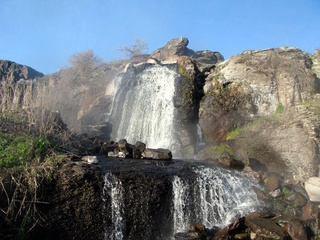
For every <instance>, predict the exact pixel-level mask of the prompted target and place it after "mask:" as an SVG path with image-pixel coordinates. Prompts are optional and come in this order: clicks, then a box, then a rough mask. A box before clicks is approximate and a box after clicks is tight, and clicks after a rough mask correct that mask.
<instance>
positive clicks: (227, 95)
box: [199, 48, 320, 181]
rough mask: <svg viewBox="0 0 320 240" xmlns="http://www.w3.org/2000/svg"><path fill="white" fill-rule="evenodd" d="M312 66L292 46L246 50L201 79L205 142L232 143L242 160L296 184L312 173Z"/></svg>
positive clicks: (315, 143)
mask: <svg viewBox="0 0 320 240" xmlns="http://www.w3.org/2000/svg"><path fill="white" fill-rule="evenodd" d="M317 62H318V60H317V59H316V58H315V57H314V56H312V55H309V54H307V53H304V52H302V51H301V50H299V49H297V48H278V49H267V50H257V51H245V52H243V53H241V54H239V55H236V56H233V57H231V58H230V59H228V60H227V61H225V62H223V63H220V64H219V65H218V66H217V67H216V68H215V71H214V72H212V73H210V74H209V75H208V77H207V78H206V84H205V86H204V91H205V96H204V98H203V99H202V101H201V106H200V110H199V124H200V126H201V127H202V130H203V132H204V135H205V138H206V140H207V141H208V142H216V143H217V142H221V141H224V140H228V139H229V140H232V139H235V142H236V145H237V146H236V150H237V151H238V150H239V149H241V150H243V151H244V152H246V154H247V155H246V156H247V158H251V157H252V158H257V159H260V160H262V161H264V162H265V163H267V165H268V167H269V168H270V169H272V171H277V170H278V171H279V169H281V170H280V172H282V173H283V171H286V170H288V171H289V172H291V174H293V175H294V177H295V178H296V179H297V180H298V181H300V180H301V181H303V180H306V179H307V178H308V177H311V176H315V175H317V174H318V166H319V126H320V125H319V113H318V112H317V110H316V109H318V106H319V101H318V99H319V90H320V80H319V78H318V76H317V71H315V69H316V66H317ZM240 133H241V134H240ZM232 134H235V135H237V136H235V135H232ZM238 134H239V135H238ZM277 164H278V165H277ZM279 166H280V168H279Z"/></svg>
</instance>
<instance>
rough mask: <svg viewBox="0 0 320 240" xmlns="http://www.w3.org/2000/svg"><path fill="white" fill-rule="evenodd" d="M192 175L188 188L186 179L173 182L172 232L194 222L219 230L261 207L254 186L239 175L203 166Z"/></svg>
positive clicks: (222, 169) (181, 229)
mask: <svg viewBox="0 0 320 240" xmlns="http://www.w3.org/2000/svg"><path fill="white" fill-rule="evenodd" d="M193 171H194V173H196V178H195V180H194V183H193V184H192V185H191V184H189V183H188V181H189V180H190V179H186V180H182V179H181V178H179V177H175V178H174V180H173V195H174V223H175V225H174V232H179V231H183V230H186V229H187V228H188V226H189V224H190V223H197V222H199V223H203V224H204V225H205V226H206V227H208V228H212V227H213V226H217V227H223V226H226V225H227V224H229V223H231V222H232V221H233V220H235V219H236V218H237V217H240V216H244V215H246V214H248V213H249V212H253V211H256V210H257V209H258V208H259V206H261V203H259V201H258V199H257V196H256V194H255V192H254V190H253V186H256V184H255V183H254V182H252V181H251V180H249V179H248V178H245V177H244V176H242V175H241V174H240V173H237V172H236V171H232V170H229V169H224V168H214V167H210V168H208V167H203V166H202V167H200V166H199V167H197V168H194V170H193ZM185 210H188V211H190V212H189V213H186V212H185Z"/></svg>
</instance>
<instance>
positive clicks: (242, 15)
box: [0, 0, 320, 74]
mask: <svg viewBox="0 0 320 240" xmlns="http://www.w3.org/2000/svg"><path fill="white" fill-rule="evenodd" d="M0 23H1V25H0V26H1V27H0V34H1V35H0V59H5V60H11V61H15V62H18V63H21V64H26V65H28V66H30V67H33V68H34V69H36V70H38V71H40V72H43V73H45V74H47V73H53V72H56V71H58V70H59V69H60V68H61V67H62V66H64V65H66V64H67V63H68V59H69V57H70V56H71V55H72V54H73V53H76V52H81V51H85V50H88V49H93V51H94V53H95V54H96V55H98V56H99V57H101V58H103V59H104V60H106V61H109V60H113V59H119V58H123V57H124V54H123V53H122V52H119V51H118V50H117V49H119V48H120V47H123V46H125V45H127V46H130V45H131V44H132V43H133V42H134V39H135V38H136V37H139V38H140V39H142V40H144V41H145V42H147V43H148V46H149V50H148V52H149V53H151V52H152V51H154V50H155V49H157V48H160V47H162V46H164V45H165V44H166V43H167V42H168V41H169V40H170V39H172V38H176V37H181V36H185V37H187V38H188V39H189V46H188V47H189V48H191V49H193V50H212V51H219V52H220V53H221V54H222V55H223V56H224V57H225V58H226V59H227V58H229V57H230V56H231V55H236V54H238V53H241V52H242V51H244V50H248V49H264V48H271V47H280V46H295V47H299V48H301V49H302V50H304V51H306V52H309V53H313V52H314V51H315V49H317V48H320V0H264V1H263V0H242V1H240V0H220V1H218V0H197V1H195V0H190V1H189V0H161V1H160V0H0Z"/></svg>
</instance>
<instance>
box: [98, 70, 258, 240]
mask: <svg viewBox="0 0 320 240" xmlns="http://www.w3.org/2000/svg"><path fill="white" fill-rule="evenodd" d="M174 67H175V68H170V67H167V66H164V65H157V64H156V65H139V66H136V67H133V65H131V66H128V67H127V69H126V71H125V72H123V73H122V74H120V75H119V76H118V77H117V78H116V80H117V82H115V89H116V93H115V95H114V101H113V106H112V111H111V114H110V115H109V119H107V121H109V122H111V123H112V134H113V136H111V137H112V138H113V139H121V138H125V139H127V141H128V142H131V143H135V142H136V141H142V142H144V143H146V145H147V146H148V147H149V148H156V147H161V148H167V149H172V146H174V145H175V144H177V143H178V142H179V143H178V145H176V146H178V147H177V148H179V146H181V145H179V144H181V139H178V138H177V135H178V134H179V131H184V129H182V128H181V127H182V126H179V127H180V128H179V129H178V128H177V129H176V126H175V124H174V120H175V118H177V117H179V116H177V114H176V110H175V104H174V96H175V94H176V91H177V90H176V89H175V88H176V87H177V86H176V82H177V81H180V80H181V76H180V74H178V73H177V69H176V68H177V67H176V66H174ZM180 87H182V86H181V85H180ZM180 125H181V124H180ZM189 127H190V126H189ZM195 129H196V128H195ZM197 132H198V134H197V136H194V137H195V139H196V138H197V139H196V141H194V142H195V143H196V145H197V146H195V148H196V151H198V150H199V148H200V147H202V146H203V144H204V143H203V140H202V133H201V128H200V126H199V125H198V126H197ZM182 139H183V138H182ZM173 154H174V152H173ZM127 161H128V162H126V161H125V160H121V161H119V162H118V163H117V164H118V165H119V166H118V165H117V166H116V167H113V166H112V165H110V166H108V167H106V168H105V169H106V174H105V177H104V190H103V194H102V198H103V200H104V203H105V210H106V212H107V213H108V214H107V216H106V220H105V239H114V240H121V239H136V238H137V237H140V236H142V237H141V238H142V239H154V240H155V239H168V237H169V238H173V236H174V234H175V233H177V232H181V231H186V230H187V229H188V227H189V224H191V223H203V224H204V225H205V226H206V227H207V228H212V227H214V226H218V227H223V226H225V225H227V224H229V223H231V222H232V221H233V220H235V218H237V217H240V216H244V215H245V214H247V213H249V212H252V211H255V210H257V209H258V208H259V207H260V206H261V203H259V201H258V199H257V196H256V194H255V192H254V190H253V187H254V186H255V185H256V184H255V183H254V182H252V181H251V180H250V179H248V178H246V177H245V176H243V174H242V173H240V172H237V171H234V170H229V169H225V168H221V167H217V166H216V165H210V166H209V165H208V164H206V165H204V164H201V163H200V162H197V161H193V162H192V163H186V162H185V161H181V160H179V161H173V162H172V164H171V163H170V164H169V165H168V164H167V163H166V164H163V165H162V164H150V163H147V162H145V161H143V160H136V161H134V160H127ZM154 162H155V161H154ZM159 162H160V161H159ZM125 165H126V166H125ZM110 168H111V169H110ZM150 183H151V185H150ZM126 204H128V205H129V206H127V205H126ZM141 224H144V226H140V225H141Z"/></svg>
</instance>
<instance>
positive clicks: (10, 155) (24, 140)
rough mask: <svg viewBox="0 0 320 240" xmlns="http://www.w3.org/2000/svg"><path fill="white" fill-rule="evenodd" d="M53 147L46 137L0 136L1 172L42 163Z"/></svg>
mask: <svg viewBox="0 0 320 240" xmlns="http://www.w3.org/2000/svg"><path fill="white" fill-rule="evenodd" d="M52 149H53V146H52V145H51V143H50V142H49V140H48V139H47V138H46V137H40V138H32V137H30V136H24V135H18V136H14V135H12V134H7V135H6V134H1V135H0V170H1V169H3V168H12V167H17V168H23V167H24V166H25V165H26V164H28V163H29V164H31V163H32V162H34V161H37V162H38V163H39V162H42V161H44V160H45V158H46V157H47V155H49V154H48V152H50V151H51V150H52Z"/></svg>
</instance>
